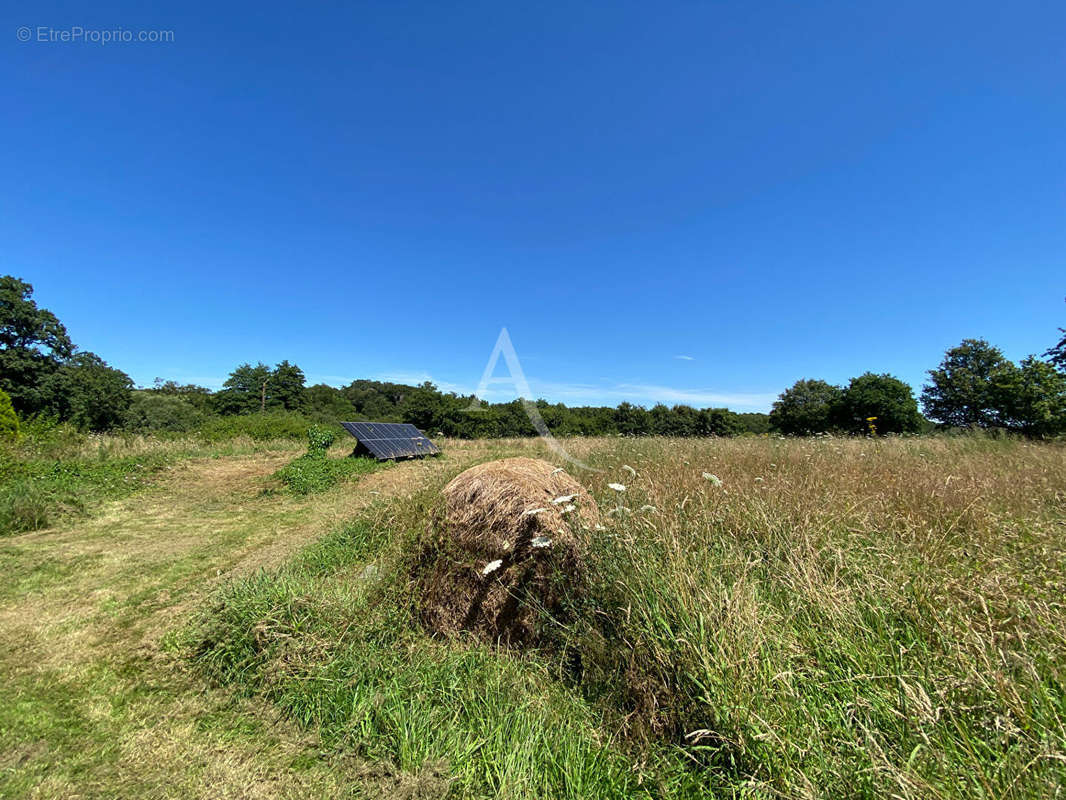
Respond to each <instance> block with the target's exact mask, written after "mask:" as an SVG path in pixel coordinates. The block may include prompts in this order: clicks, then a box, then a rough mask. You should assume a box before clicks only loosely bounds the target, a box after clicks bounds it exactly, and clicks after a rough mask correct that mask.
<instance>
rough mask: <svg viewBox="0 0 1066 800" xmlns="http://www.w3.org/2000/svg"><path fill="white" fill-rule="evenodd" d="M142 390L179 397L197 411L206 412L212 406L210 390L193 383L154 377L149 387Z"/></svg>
mask: <svg viewBox="0 0 1066 800" xmlns="http://www.w3.org/2000/svg"><path fill="white" fill-rule="evenodd" d="M144 391H146V392H149V393H151V394H157V395H168V396H171V397H180V398H181V399H182V400H184V401H185V402H187V403H188V404H189V405H191V406H193V407H194V408H196V409H197V410H198V411H201V412H203V413H208V412H210V411H211V408H212V398H213V395H212V392H211V390H210V389H208V388H207V387H206V386H197V385H196V384H195V383H178V382H177V381H164V380H163V379H162V378H156V379H155V382H154V383H153V385H152V388H151V389H145V390H144Z"/></svg>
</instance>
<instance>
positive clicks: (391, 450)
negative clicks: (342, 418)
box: [341, 422, 440, 461]
mask: <svg viewBox="0 0 1066 800" xmlns="http://www.w3.org/2000/svg"><path fill="white" fill-rule="evenodd" d="M341 425H342V426H343V427H344V430H346V431H348V433H350V434H351V435H352V436H354V437H355V439H356V446H355V452H356V453H357V454H360V455H363V454H370V455H372V456H374V458H376V459H378V460H379V461H386V460H388V459H393V458H419V457H421V456H435V455H437V454H439V453H440V450H438V449H437V447H436V445H434V444H433V442H431V441H430V440H429V437H428V436H426V435H425V434H424V433H422V431H420V430H419V429H418V428H416V427H415V426H414V425H408V424H407V423H401V422H342V423H341Z"/></svg>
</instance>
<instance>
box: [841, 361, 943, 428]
mask: <svg viewBox="0 0 1066 800" xmlns="http://www.w3.org/2000/svg"><path fill="white" fill-rule="evenodd" d="M832 416H833V418H834V420H835V422H836V424H837V426H839V427H840V429H841V430H843V431H845V432H847V433H856V434H861V433H866V432H868V431H870V430H871V429H873V430H876V432H877V433H917V432H918V431H920V430H921V428H922V418H921V415H920V414H919V413H918V401H917V400H915V399H914V392H913V390H912V389H911V387H910V386H908V385H907V384H905V383H904V382H903V381H901V380H899V379H898V378H894V377H892V376H891V375H875V374H873V373H872V372H867V373H866V374H864V375H860V376H859V377H857V378H852V379H851V383H850V384H848V387H847V388H846V389H845V390H844V393H843V394H842V395H841V397H840V399H839V400H838V402H837V404H836V407H835V409H834V410H833V411H832Z"/></svg>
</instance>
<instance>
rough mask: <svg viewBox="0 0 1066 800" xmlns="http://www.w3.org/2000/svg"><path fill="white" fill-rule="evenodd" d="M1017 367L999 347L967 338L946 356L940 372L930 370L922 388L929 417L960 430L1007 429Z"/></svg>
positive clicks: (980, 340)
mask: <svg viewBox="0 0 1066 800" xmlns="http://www.w3.org/2000/svg"><path fill="white" fill-rule="evenodd" d="M1016 370H1017V367H1015V366H1014V364H1012V363H1011V362H1010V361H1008V360H1007V359H1006V358H1004V356H1003V353H1002V352H1001V351H1000V349H999V348H998V347H993V346H992V345H990V344H989V343H988V342H986V341H985V340H984V339H965V340H964V341H963V342H962V344H960V345H959V346H958V347H953V348H951V349H950V350H948V351H947V353H946V354H945V355H944V360H943V361H942V362H941V363H940V366H939V367H938V368H937V369H933V370H929V383H928V384H927V385H926V386H925V387H924V388H923V389H922V406H923V407H924V408H925V414H926V416H927V417H930V418H931V419H933V420H936V421H937V422H940V423H942V424H944V425H950V426H952V427H956V428H993V427H1005V426H1006V425H1007V424H1008V422H1009V419H1007V416H1006V414H1005V405H1006V398H1005V396H1004V393H1005V392H1007V391H1009V387H1010V386H1012V385H1013V384H1014V382H1015V380H1016V377H1017V376H1016V375H1015V374H1014V373H1015V372H1016Z"/></svg>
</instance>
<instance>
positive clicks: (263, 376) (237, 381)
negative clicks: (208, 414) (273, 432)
mask: <svg viewBox="0 0 1066 800" xmlns="http://www.w3.org/2000/svg"><path fill="white" fill-rule="evenodd" d="M270 377H271V370H270V367H268V366H267V365H266V364H264V363H262V362H259V363H258V364H256V365H255V366H254V367H253V366H252V365H251V364H241V365H240V366H238V367H237V368H236V369H235V370H233V372H231V373H230V376H229V377H228V378H227V379H226V382H225V383H223V384H222V389H221V391H219V392H217V393H216V394H215V398H214V399H215V408H216V409H217V410H218V412H219V413H220V414H252V413H255V412H259V413H264V412H265V411H266V410H267V388H268V386H269V385H270Z"/></svg>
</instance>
